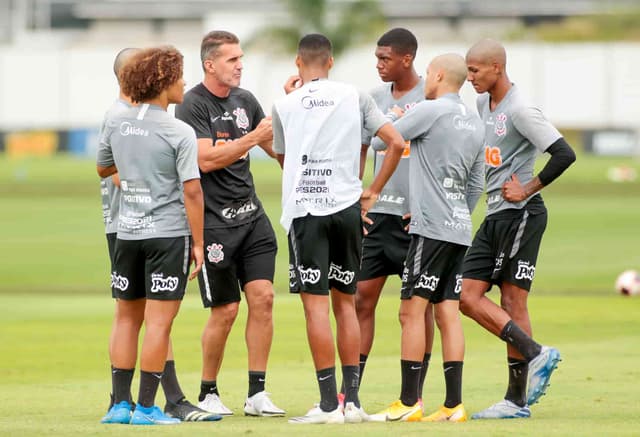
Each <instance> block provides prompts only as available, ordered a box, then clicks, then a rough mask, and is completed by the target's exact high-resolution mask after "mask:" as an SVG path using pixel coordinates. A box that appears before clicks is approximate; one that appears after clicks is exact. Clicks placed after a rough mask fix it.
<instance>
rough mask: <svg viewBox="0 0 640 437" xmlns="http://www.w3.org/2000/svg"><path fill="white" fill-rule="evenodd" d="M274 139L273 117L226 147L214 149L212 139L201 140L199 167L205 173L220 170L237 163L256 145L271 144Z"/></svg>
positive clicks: (263, 120) (199, 141) (261, 122)
mask: <svg viewBox="0 0 640 437" xmlns="http://www.w3.org/2000/svg"><path fill="white" fill-rule="evenodd" d="M272 139H273V130H272V128H271V117H265V118H263V119H262V120H260V123H259V124H258V126H256V128H255V129H254V130H252V131H251V132H249V133H248V134H246V135H245V136H243V137H241V138H238V139H236V140H233V141H228V142H226V143H225V144H224V146H216V147H213V140H212V139H211V138H200V139H198V166H199V167H200V170H202V171H203V172H205V173H208V172H211V171H214V170H219V169H221V168H224V167H227V166H228V165H231V164H233V163H234V162H236V161H237V160H238V159H240V158H241V157H242V156H243V155H244V154H245V153H247V152H248V151H249V150H250V149H251V148H252V147H253V146H255V145H256V144H262V143H265V144H266V143H269V144H270V143H271V140H272ZM263 149H264V147H263Z"/></svg>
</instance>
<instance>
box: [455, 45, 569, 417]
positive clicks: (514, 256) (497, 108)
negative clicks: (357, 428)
mask: <svg viewBox="0 0 640 437" xmlns="http://www.w3.org/2000/svg"><path fill="white" fill-rule="evenodd" d="M466 61H467V68H468V80H469V82H471V84H472V85H473V87H474V88H475V90H476V92H478V93H479V94H480V96H479V97H478V101H477V105H478V112H479V113H480V116H481V118H482V120H483V121H484V123H485V140H484V142H485V162H486V186H487V216H486V218H485V220H484V222H483V223H482V225H481V227H480V229H479V230H478V232H477V233H476V235H475V237H474V240H473V243H472V245H471V248H470V249H469V251H468V253H467V255H466V257H465V261H464V268H463V277H464V279H463V282H462V297H461V309H462V312H463V313H464V314H466V315H467V316H469V317H471V318H472V319H474V320H475V321H476V322H478V323H479V324H480V325H482V326H483V327H484V328H485V329H487V330H488V331H490V332H491V333H493V334H494V335H496V336H499V337H500V339H502V340H503V341H505V342H506V343H507V362H508V365H509V385H508V388H507V392H506V394H505V398H504V399H503V400H501V401H500V402H498V403H496V404H494V405H492V406H490V407H489V408H487V409H486V410H484V411H481V412H479V413H476V414H474V415H473V416H472V418H475V419H504V418H524V417H529V416H530V415H531V411H530V409H529V406H530V405H533V404H534V403H536V402H537V401H538V399H539V398H540V396H542V395H543V394H544V393H545V390H546V388H547V386H548V384H549V379H550V378H551V374H552V372H553V370H554V369H555V368H556V366H557V363H558V362H559V361H560V353H559V352H558V350H557V349H555V348H553V347H548V346H542V345H540V344H538V343H537V342H535V341H534V340H533V339H532V338H531V336H532V333H531V321H530V319H529V312H528V309H527V298H528V296H529V290H530V289H531V283H532V281H533V277H534V274H535V270H536V260H537V258H538V250H539V248H540V242H541V241H542V235H543V233H544V230H545V228H546V225H547V209H546V207H545V205H544V202H543V201H542V197H541V196H540V194H539V193H538V192H539V191H540V190H541V189H542V188H543V187H545V186H547V185H549V184H550V183H551V182H552V181H553V180H555V179H556V178H557V177H558V176H560V175H561V174H562V172H563V171H564V170H565V169H567V167H569V166H570V165H571V164H572V163H573V162H574V161H575V159H576V156H575V153H574V152H573V150H572V149H571V147H570V146H569V145H568V144H567V142H566V141H565V140H564V138H563V137H562V135H561V134H560V132H558V130H557V129H556V128H555V127H553V125H552V124H551V123H549V121H547V120H546V119H545V117H544V116H543V115H542V112H541V111H540V110H539V109H538V108H536V107H533V106H531V105H529V104H528V103H527V102H526V101H525V100H524V98H523V96H522V95H521V94H520V90H519V88H518V87H517V86H516V85H515V84H513V83H511V81H510V80H509V77H508V76H507V71H506V64H507V55H506V52H505V49H504V47H503V46H502V45H501V44H500V43H499V42H497V41H494V40H490V39H486V40H482V41H480V42H478V43H476V44H475V45H474V46H473V47H471V48H470V49H469V51H468V52H467V56H466ZM542 152H546V153H549V154H550V155H551V159H549V161H548V162H547V164H546V165H545V166H544V168H543V169H542V171H540V173H538V175H537V176H534V175H533V166H534V162H535V159H536V155H537V154H538V153H542ZM493 284H496V285H498V287H499V288H500V306H498V305H496V304H495V303H493V301H491V300H490V299H489V298H487V297H486V295H485V293H486V292H487V291H489V289H490V288H491V286H492V285H493ZM527 379H528V382H527ZM527 384H528V389H527Z"/></svg>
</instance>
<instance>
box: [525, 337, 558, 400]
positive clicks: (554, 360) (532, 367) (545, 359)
mask: <svg viewBox="0 0 640 437" xmlns="http://www.w3.org/2000/svg"><path fill="white" fill-rule="evenodd" d="M559 361H561V358H560V352H559V351H558V349H556V348H553V347H549V346H542V350H541V351H540V353H539V354H538V355H537V356H536V357H535V358H534V359H533V360H531V361H530V362H529V385H528V387H529V389H528V390H527V404H528V405H533V404H535V403H536V402H538V400H539V399H540V397H541V396H542V395H543V394H545V392H546V390H547V387H548V386H549V380H550V379H551V374H552V373H553V371H554V370H555V369H556V368H557V367H558V362H559Z"/></svg>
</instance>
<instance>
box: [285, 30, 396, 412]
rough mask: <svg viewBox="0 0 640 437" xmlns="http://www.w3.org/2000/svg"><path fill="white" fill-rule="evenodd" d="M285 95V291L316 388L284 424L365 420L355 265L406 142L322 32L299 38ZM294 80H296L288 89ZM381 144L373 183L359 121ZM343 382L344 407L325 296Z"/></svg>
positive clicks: (356, 266) (358, 260)
mask: <svg viewBox="0 0 640 437" xmlns="http://www.w3.org/2000/svg"><path fill="white" fill-rule="evenodd" d="M296 66H297V67H298V73H299V76H293V77H292V78H291V79H290V80H289V81H288V82H287V85H286V86H285V89H286V90H287V91H289V94H288V95H287V96H286V97H284V98H282V99H280V100H278V101H277V102H276V103H275V104H274V108H273V112H272V114H273V117H274V150H275V151H276V152H277V154H278V160H279V161H280V164H281V165H282V166H283V170H284V171H283V175H282V217H281V219H280V223H281V224H282V226H283V227H284V228H285V230H286V231H287V233H288V236H289V278H290V291H291V292H292V293H299V294H300V298H301V300H302V305H303V307H304V312H305V319H306V328H307V338H308V340H309V346H310V349H311V355H312V357H313V363H314V367H315V370H316V378H317V381H318V386H319V389H320V403H319V404H318V405H317V406H316V407H314V408H312V409H311V410H309V412H308V413H307V414H306V415H304V416H301V417H295V418H292V419H290V420H289V422H290V423H342V422H362V421H366V420H368V416H367V414H366V413H365V412H364V410H363V409H362V406H361V405H360V400H359V398H358V388H359V379H360V378H359V373H360V372H359V370H360V369H359V367H358V350H359V347H360V329H359V327H358V319H357V316H356V311H355V300H354V297H353V295H354V293H355V288H356V277H357V275H358V270H359V266H360V256H361V240H362V232H363V231H362V219H361V213H362V214H366V212H367V211H368V210H369V208H370V207H371V206H372V204H373V203H374V202H375V200H376V198H377V197H378V195H379V193H380V190H381V189H382V187H383V186H384V184H385V182H386V181H387V180H388V179H389V177H390V176H391V174H392V173H393V171H394V169H395V167H396V166H397V165H398V161H399V160H400V155H401V153H402V149H403V147H404V141H403V139H402V137H401V136H400V135H399V134H398V133H397V131H396V130H395V129H394V128H393V126H391V123H389V122H388V120H386V118H385V117H384V115H383V114H382V112H380V111H379V110H378V109H377V108H376V106H375V103H374V102H373V100H372V99H371V97H370V96H368V95H365V94H361V93H359V92H358V91H357V90H356V89H355V88H354V87H353V86H351V85H347V84H343V83H339V82H334V81H331V80H329V79H328V76H329V70H330V69H331V67H332V66H333V57H332V55H331V42H330V41H329V40H328V39H327V38H326V37H325V36H324V35H320V34H309V35H306V36H304V37H303V38H302V39H301V40H300V42H299V44H298V55H297V57H296ZM294 83H297V85H299V87H298V88H296V89H293V86H292V85H293V84H294ZM363 128H364V129H365V130H367V131H368V132H370V135H375V134H377V135H379V136H380V137H381V138H382V139H383V140H384V141H385V142H386V143H387V144H388V145H389V152H388V154H387V158H386V159H385V162H384V165H383V167H382V169H380V172H379V173H378V175H377V176H376V178H375V179H374V181H373V183H372V184H371V187H370V188H369V189H367V190H365V191H364V192H363V191H362V182H361V181H360V179H359V177H358V176H359V168H360V148H361V130H362V129H363ZM330 300H331V307H332V309H333V314H334V316H335V319H336V329H337V346H338V354H339V355H340V361H341V362H342V377H343V380H344V381H345V384H344V385H345V399H344V410H343V409H342V408H341V407H340V406H339V404H338V399H337V393H336V389H337V386H336V379H335V372H336V368H335V345H334V341H333V333H332V330H331V324H330V319H329V306H330V304H329V301H330Z"/></svg>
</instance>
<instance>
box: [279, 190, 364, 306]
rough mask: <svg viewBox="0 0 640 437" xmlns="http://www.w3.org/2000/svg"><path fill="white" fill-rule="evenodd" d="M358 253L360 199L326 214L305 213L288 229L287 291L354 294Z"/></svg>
mask: <svg viewBox="0 0 640 437" xmlns="http://www.w3.org/2000/svg"><path fill="white" fill-rule="evenodd" d="M361 254H362V217H361V216H360V202H356V203H355V204H353V205H351V206H350V207H348V208H346V209H343V210H342V211H339V212H337V213H335V214H331V215H328V216H312V215H306V216H304V217H299V218H296V219H294V220H293V223H292V224H291V229H290V230H289V291H290V292H291V293H299V292H301V291H303V292H305V293H311V294H318V295H328V294H329V290H330V289H331V288H335V289H337V290H338V291H341V292H343V293H347V294H355V292H356V278H357V277H358V272H359V270H360V256H361Z"/></svg>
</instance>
